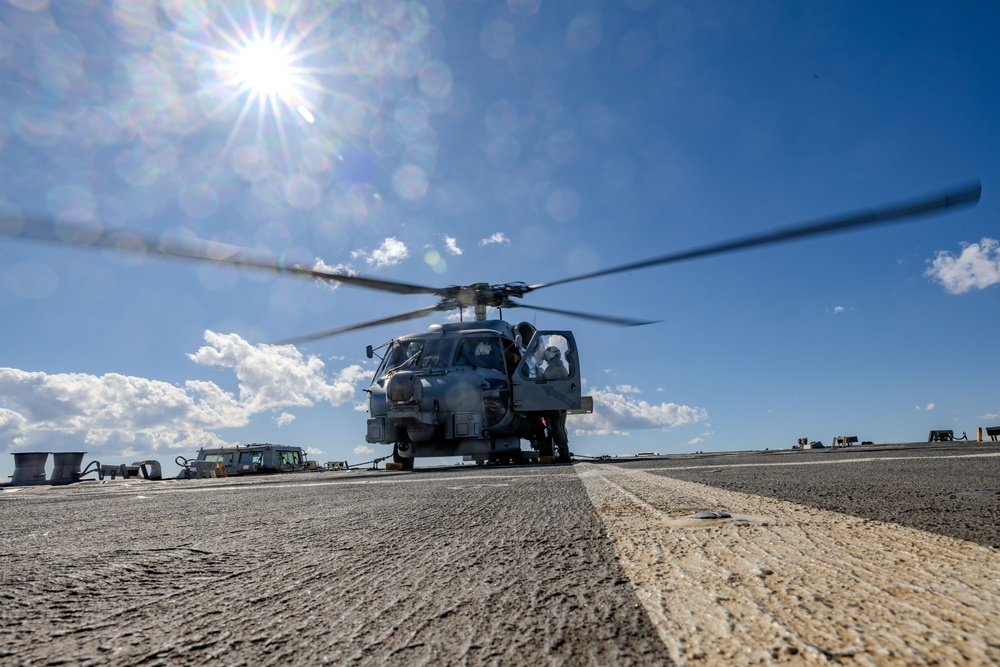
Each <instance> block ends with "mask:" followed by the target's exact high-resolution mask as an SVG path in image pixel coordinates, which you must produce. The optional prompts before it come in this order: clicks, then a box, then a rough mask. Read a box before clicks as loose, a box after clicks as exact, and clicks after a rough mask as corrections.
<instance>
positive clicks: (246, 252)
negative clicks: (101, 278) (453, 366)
mask: <svg viewBox="0 0 1000 667" xmlns="http://www.w3.org/2000/svg"><path fill="white" fill-rule="evenodd" d="M0 236H7V237H10V238H15V239H26V240H31V241H45V242H47V243H54V244H57V245H67V246H72V247H76V248H104V249H109V250H115V251H119V252H125V253H131V254H133V255H143V256H147V255H153V256H160V257H168V258H179V259H189V260H197V261H202V262H214V263H217V264H227V265H230V266H237V267H248V268H251V269H255V270H259V271H269V272H272V273H285V274H290V275H298V276H303V277H306V278H315V279H317V280H326V281H330V282H338V283H344V284H347V285H354V286H355V287H366V288H368V289H376V290H381V291H383V292H393V293H396V294H441V293H442V290H440V289H438V288H434V287H424V286H422V285H411V284H408V283H400V282H395V281H392V280H377V279H374V278H366V277H364V276H358V275H349V274H345V273H337V272H335V271H324V270H321V269H311V268H308V267H303V266H298V265H287V264H285V263H283V262H282V261H281V260H280V259H278V258H275V257H273V256H267V255H264V254H261V253H258V252H256V251H253V250H250V249H249V248H242V247H240V246H235V245H230V244H228V243H219V242H218V241H207V240H205V239H200V238H198V237H195V236H192V237H190V238H185V237H182V236H164V237H155V236H149V235H145V234H141V233H139V232H132V231H127V230H109V229H105V228H104V227H102V226H101V225H88V224H80V223H74V224H70V223H65V224H63V223H55V222H53V221H51V220H46V219H42V218H20V217H16V216H10V215H3V216H0Z"/></svg>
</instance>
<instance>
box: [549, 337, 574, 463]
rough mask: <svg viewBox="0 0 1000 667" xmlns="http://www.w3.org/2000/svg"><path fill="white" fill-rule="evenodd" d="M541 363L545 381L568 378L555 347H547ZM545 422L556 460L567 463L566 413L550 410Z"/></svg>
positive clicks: (564, 365)
mask: <svg viewBox="0 0 1000 667" xmlns="http://www.w3.org/2000/svg"><path fill="white" fill-rule="evenodd" d="M542 362H543V363H544V364H545V370H543V371H542V377H543V378H545V379H546V380H564V379H566V378H568V377H569V370H568V369H567V368H566V364H565V363H564V362H563V360H562V352H560V351H559V348H558V347H556V346H555V345H549V346H548V347H547V348H545V351H544V352H542ZM545 422H546V423H547V424H548V425H549V434H550V435H551V436H552V444H554V445H555V448H556V450H557V451H558V452H559V453H558V455H557V457H556V460H557V461H560V462H562V463H569V460H570V459H569V434H568V433H567V432H566V411H565V410H550V411H548V412H546V413H545Z"/></svg>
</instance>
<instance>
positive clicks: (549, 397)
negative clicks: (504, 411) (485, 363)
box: [511, 331, 580, 412]
mask: <svg viewBox="0 0 1000 667" xmlns="http://www.w3.org/2000/svg"><path fill="white" fill-rule="evenodd" d="M511 384H512V385H513V387H512V392H513V400H514V409H515V410H517V411H518V412H531V411H535V410H579V409H580V359H579V355H578V354H577V349H576V340H575V339H574V338H573V334H572V333H571V332H569V331H536V332H535V335H534V336H532V337H531V341H530V342H528V345H527V347H526V348H525V350H524V353H523V356H522V357H521V361H520V363H518V365H517V368H516V369H514V374H513V376H512V378H511Z"/></svg>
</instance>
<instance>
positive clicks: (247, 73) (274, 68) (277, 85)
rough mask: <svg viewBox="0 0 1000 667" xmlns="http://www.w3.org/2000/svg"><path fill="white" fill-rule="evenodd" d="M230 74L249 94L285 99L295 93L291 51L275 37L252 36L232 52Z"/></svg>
mask: <svg viewBox="0 0 1000 667" xmlns="http://www.w3.org/2000/svg"><path fill="white" fill-rule="evenodd" d="M233 74H234V77H235V79H236V82H237V83H238V84H239V86H240V87H241V88H243V89H245V90H247V91H249V92H250V93H251V94H252V95H257V96H261V97H272V98H273V97H278V98H280V99H282V100H285V101H287V100H288V99H289V98H291V97H292V96H294V94H295V69H294V67H293V63H292V56H291V53H289V51H288V50H287V49H285V48H283V47H282V45H281V44H279V43H278V42H277V41H274V40H269V39H266V38H255V39H254V40H253V41H252V42H250V43H248V44H245V45H243V46H241V47H240V48H239V49H237V51H236V53H235V54H233Z"/></svg>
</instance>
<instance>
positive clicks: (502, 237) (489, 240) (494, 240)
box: [479, 232, 510, 248]
mask: <svg viewBox="0 0 1000 667" xmlns="http://www.w3.org/2000/svg"><path fill="white" fill-rule="evenodd" d="M488 245H510V239H508V238H507V235H506V234H504V233H503V232H495V233H494V234H492V235H490V236H488V237H486V238H485V239H483V240H482V241H480V242H479V247H480V248H481V247H483V246H488Z"/></svg>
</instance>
